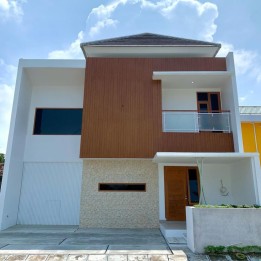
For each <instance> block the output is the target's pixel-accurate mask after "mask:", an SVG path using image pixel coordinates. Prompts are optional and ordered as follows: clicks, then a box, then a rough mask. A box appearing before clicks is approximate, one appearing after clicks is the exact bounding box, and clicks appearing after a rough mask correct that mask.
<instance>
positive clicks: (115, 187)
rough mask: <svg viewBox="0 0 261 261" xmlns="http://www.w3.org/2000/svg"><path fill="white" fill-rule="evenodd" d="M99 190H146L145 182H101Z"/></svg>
mask: <svg viewBox="0 0 261 261" xmlns="http://www.w3.org/2000/svg"><path fill="white" fill-rule="evenodd" d="M99 190H100V191H143V192H144V191H146V184H120V183H101V184H99Z"/></svg>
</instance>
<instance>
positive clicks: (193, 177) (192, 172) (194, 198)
mask: <svg viewBox="0 0 261 261" xmlns="http://www.w3.org/2000/svg"><path fill="white" fill-rule="evenodd" d="M188 175H189V194H190V202H191V203H197V202H199V193H198V179H197V170H196V169H189V170H188Z"/></svg>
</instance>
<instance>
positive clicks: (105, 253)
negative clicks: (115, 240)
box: [104, 244, 110, 255]
mask: <svg viewBox="0 0 261 261" xmlns="http://www.w3.org/2000/svg"><path fill="white" fill-rule="evenodd" d="M109 247H110V245H109V244H108V245H107V247H106V249H105V252H104V255H107V251H108V249H109Z"/></svg>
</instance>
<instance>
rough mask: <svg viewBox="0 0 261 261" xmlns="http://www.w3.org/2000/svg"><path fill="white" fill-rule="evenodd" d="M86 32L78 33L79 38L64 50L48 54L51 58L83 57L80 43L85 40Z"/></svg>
mask: <svg viewBox="0 0 261 261" xmlns="http://www.w3.org/2000/svg"><path fill="white" fill-rule="evenodd" d="M83 38H84V32H83V31H81V32H79V33H78V37H77V39H76V40H75V41H74V42H72V43H71V44H70V46H69V47H67V48H65V49H64V50H55V51H52V52H50V53H49V54H48V58H49V59H77V58H83V55H82V51H81V48H80V43H82V42H83Z"/></svg>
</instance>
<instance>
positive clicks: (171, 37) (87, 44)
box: [80, 33, 221, 49]
mask: <svg viewBox="0 0 261 261" xmlns="http://www.w3.org/2000/svg"><path fill="white" fill-rule="evenodd" d="M144 34H150V35H158V36H163V37H167V38H170V39H173V38H179V39H180V40H185V41H194V42H198V43H205V44H209V45H210V46H211V45H212V46H216V47H219V49H220V47H221V44H219V43H213V42H206V41H200V40H194V39H188V38H182V37H175V36H170V35H161V34H153V33H141V34H133V35H125V36H120V37H113V38H107V39H100V40H97V41H91V42H85V43H81V44H80V46H81V47H84V46H90V45H95V43H96V44H97V43H100V42H103V41H111V40H119V39H122V38H128V37H135V36H139V35H144ZM104 46H117V45H109V44H108V45H104ZM136 46H137V45H136ZM143 46H146V45H143ZM171 46H175V45H171ZM191 46H194V45H191ZM202 46H204V45H202Z"/></svg>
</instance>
